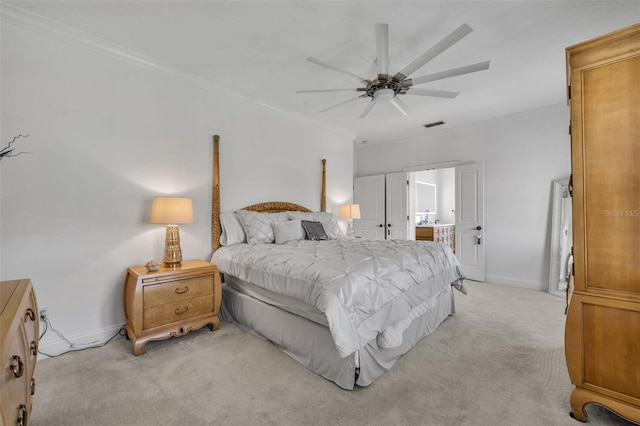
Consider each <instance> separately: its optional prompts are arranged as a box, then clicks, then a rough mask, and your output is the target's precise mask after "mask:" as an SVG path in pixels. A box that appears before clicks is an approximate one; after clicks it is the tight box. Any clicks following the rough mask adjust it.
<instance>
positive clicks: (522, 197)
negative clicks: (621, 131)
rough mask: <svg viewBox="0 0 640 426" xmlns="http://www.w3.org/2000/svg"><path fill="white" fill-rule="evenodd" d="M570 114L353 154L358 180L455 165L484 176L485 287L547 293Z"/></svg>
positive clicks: (538, 114) (519, 117)
mask: <svg viewBox="0 0 640 426" xmlns="http://www.w3.org/2000/svg"><path fill="white" fill-rule="evenodd" d="M568 126H569V108H568V107H567V106H566V105H557V106H553V107H549V108H544V109H540V110H535V111H529V112H526V113H522V114H516V115H511V116H507V117H502V118H499V119H495V120H491V121H486V122H481V123H476V124H473V125H469V126H465V127H460V128H454V129H445V130H442V131H440V132H436V133H432V134H431V135H429V136H424V137H420V138H415V139H411V140H407V141H403V142H400V143H395V144H379V145H371V146H365V147H361V148H358V149H357V150H356V154H355V155H356V160H355V161H356V173H357V176H367V175H374V174H379V173H389V172H396V171H401V170H403V168H408V167H415V166H419V165H426V164H431V163H439V162H446V161H455V160H460V161H463V162H473V161H481V162H483V163H484V173H485V182H484V184H485V191H484V194H485V227H484V229H485V234H484V240H483V241H484V243H485V244H486V246H485V250H486V251H485V257H486V280H487V281H489V282H495V283H504V284H511V285H516V286H522V287H528V288H533V289H540V290H543V289H547V287H548V274H549V232H550V222H549V220H550V212H551V206H550V202H551V182H552V181H553V180H554V179H559V178H562V177H565V176H568V175H569V173H570V168H571V165H570V138H569V134H568Z"/></svg>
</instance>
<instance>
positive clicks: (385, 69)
mask: <svg viewBox="0 0 640 426" xmlns="http://www.w3.org/2000/svg"><path fill="white" fill-rule="evenodd" d="M471 31H473V29H472V28H471V27H470V26H469V25H467V24H462V25H461V26H460V27H459V28H458V29H457V30H455V31H453V32H452V33H451V34H449V35H448V36H446V37H445V38H443V39H442V40H441V41H440V42H438V43H437V44H435V45H434V46H433V47H432V48H431V49H429V50H427V51H426V52H424V53H423V54H422V55H420V56H419V57H418V58H416V59H415V60H414V61H413V62H411V63H410V64H409V65H407V66H406V67H404V68H403V69H402V70H400V71H399V72H397V73H396V74H395V75H393V76H392V75H390V74H389V25H388V24H376V26H375V33H376V63H377V67H378V75H377V77H376V78H374V79H368V78H363V77H360V76H359V75H356V74H354V73H351V72H349V71H346V70H343V69H340V68H338V67H335V66H333V65H330V64H328V63H326V62H323V61H320V60H319V59H316V58H313V57H311V56H310V57H308V58H307V61H309V62H311V63H314V64H316V65H320V66H321V67H324V68H328V69H330V70H333V71H336V72H340V73H342V74H347V75H349V76H352V77H354V78H357V79H358V80H359V81H360V82H361V83H362V84H364V87H358V88H355V89H311V90H296V93H323V92H362V94H361V95H359V96H358V97H357V98H353V99H349V100H346V101H344V102H340V103H339V104H336V105H332V106H330V107H328V108H325V109H323V110H321V111H320V112H325V111H329V110H330V109H333V108H336V107H339V106H341V105H344V104H347V103H350V102H353V101H357V100H358V99H364V98H371V99H370V100H371V102H369V104H368V105H367V106H366V108H365V109H364V111H362V114H360V117H358V118H365V117H366V116H367V114H368V113H369V111H371V109H372V108H373V107H374V106H375V105H376V104H377V103H387V102H388V103H391V104H392V105H393V106H394V107H396V108H397V109H398V110H399V111H400V112H401V113H402V114H403V115H407V114H408V113H409V107H408V106H407V105H406V104H405V103H404V102H402V101H401V100H400V98H399V95H418V96H435V97H439V98H450V99H453V98H455V97H456V96H458V95H459V93H458V92H449V91H445V90H430V89H420V88H416V87H414V86H416V85H418V84H423V83H427V82H429V81H435V80H443V79H445V78H449V77H455V76H458V75H463V74H469V73H472V72H476V71H482V70H486V69H488V68H489V64H490V62H491V61H485V62H479V63H477V64H471V65H465V66H463V67H459V68H453V69H449V70H446V71H440V72H436V73H433V74H429V75H425V76H422V77H414V78H409V76H410V75H411V74H413V73H414V72H415V71H417V70H418V69H419V68H421V67H422V66H424V65H425V64H427V63H428V62H429V61H431V60H432V59H433V58H435V57H436V56H438V55H439V54H441V53H442V52H444V51H445V50H447V49H448V48H449V47H451V46H453V45H454V44H455V43H457V42H458V41H460V40H461V39H462V38H463V37H465V36H466V35H468V34H469V33H470V32H471Z"/></svg>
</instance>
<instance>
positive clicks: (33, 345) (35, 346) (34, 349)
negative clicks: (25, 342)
mask: <svg viewBox="0 0 640 426" xmlns="http://www.w3.org/2000/svg"><path fill="white" fill-rule="evenodd" d="M31 355H33V356H36V355H38V344H37V343H36V342H34V341H31Z"/></svg>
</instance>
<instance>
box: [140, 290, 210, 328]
mask: <svg viewBox="0 0 640 426" xmlns="http://www.w3.org/2000/svg"><path fill="white" fill-rule="evenodd" d="M207 312H213V293H211V294H207V295H204V296H200V297H195V298H193V299H188V300H182V301H179V302H174V303H167V304H165V305H160V306H153V307H150V308H146V309H145V310H144V314H143V315H144V318H143V322H144V325H143V328H144V329H148V328H153V327H157V326H159V325H164V324H169V323H171V322H174V321H181V320H184V319H185V318H191V317H194V316H196V315H201V314H206V313H207Z"/></svg>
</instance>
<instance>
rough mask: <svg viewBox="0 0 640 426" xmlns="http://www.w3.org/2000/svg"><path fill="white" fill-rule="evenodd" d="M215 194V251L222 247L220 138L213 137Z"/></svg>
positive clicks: (213, 228)
mask: <svg viewBox="0 0 640 426" xmlns="http://www.w3.org/2000/svg"><path fill="white" fill-rule="evenodd" d="M212 188H213V193H212V194H211V210H212V214H211V232H212V235H211V237H212V239H213V241H212V246H213V250H214V251H215V250H217V249H218V248H219V247H220V136H218V135H213V185H212Z"/></svg>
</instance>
